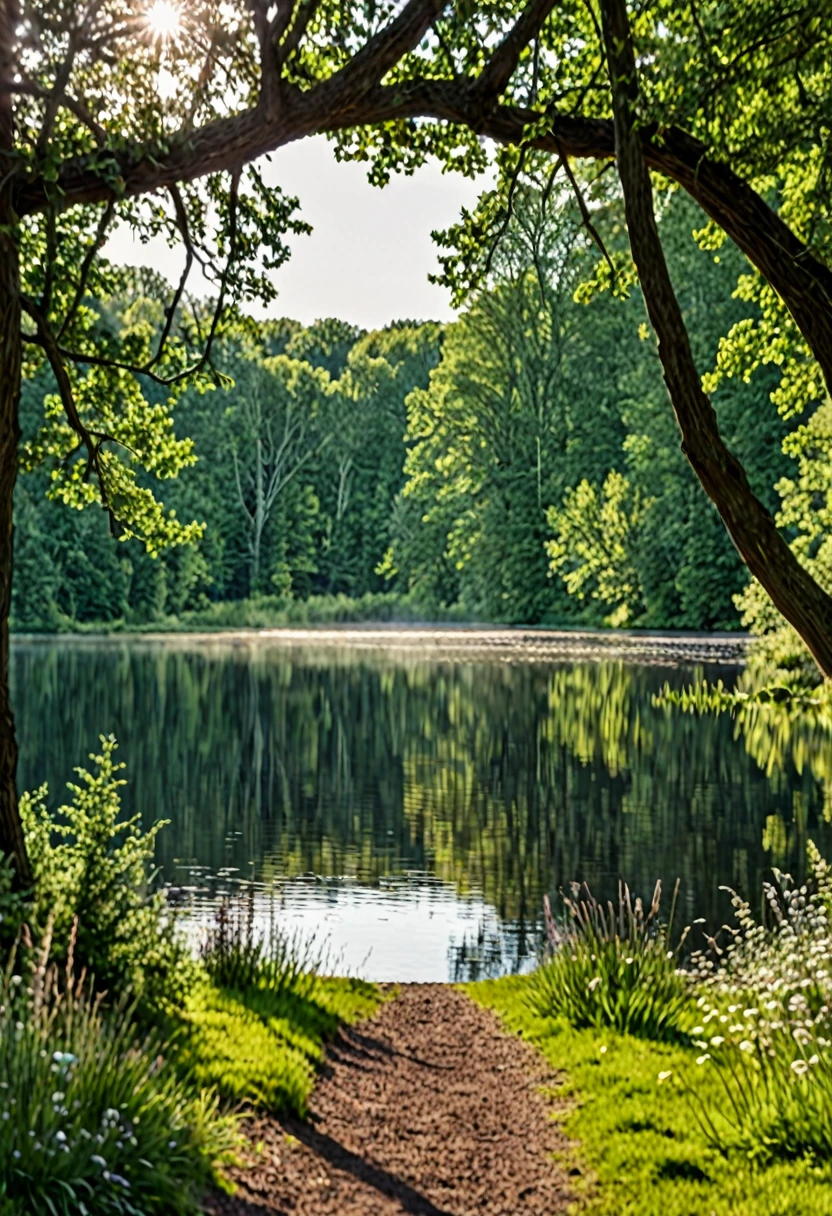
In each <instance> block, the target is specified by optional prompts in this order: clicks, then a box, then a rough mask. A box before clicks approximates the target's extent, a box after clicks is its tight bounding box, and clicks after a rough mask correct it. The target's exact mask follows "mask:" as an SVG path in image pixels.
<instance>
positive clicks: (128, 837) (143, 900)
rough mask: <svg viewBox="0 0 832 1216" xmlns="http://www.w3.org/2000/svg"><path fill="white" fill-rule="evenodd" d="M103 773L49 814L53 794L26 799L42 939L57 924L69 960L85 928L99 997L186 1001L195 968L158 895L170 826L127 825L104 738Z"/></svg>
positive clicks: (85, 948) (90, 776)
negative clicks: (158, 851) (159, 860)
mask: <svg viewBox="0 0 832 1216" xmlns="http://www.w3.org/2000/svg"><path fill="white" fill-rule="evenodd" d="M101 744H102V750H101V754H100V755H97V756H96V755H93V756H91V757H90V759H91V760H92V761H93V763H94V765H95V770H94V771H93V772H88V771H86V770H85V769H80V768H79V769H77V770H76V771H77V773H78V775H79V778H80V781H79V784H77V785H70V786H69V790H70V792H71V794H72V801H71V802H70V803H69V804H68V805H66V806H62V807H60V808H59V809H58V811H57V812H56V813H54V814H53V813H52V812H50V811H49V809H48V808H47V805H46V798H47V789H46V786H42V787H41V788H40V789H39V790H36V791H35V792H34V793H33V794H27V795H24V796H23V798H22V799H21V803H20V813H21V818H22V820H23V827H24V831H25V834H26V846H27V849H28V851H29V858H30V861H31V865H32V872H33V876H34V880H35V886H34V896H33V904H32V907H31V909H29V913H28V914H29V917H30V919H31V921H32V924H33V926H34V928H35V930H36V933H38V934H42V933H43V932H45V929H46V924H47V921H48V922H49V923H50V925H51V927H52V944H53V955H54V957H55V958H57V959H59V960H61V961H62V960H64V959H65V958H66V957H67V951H68V947H69V940H70V935H71V933H72V932H73V926H74V925H76V923H77V944H76V955H77V957H78V958H79V960H80V961H81V962H82V964H83V965H84V966H86V967H87V968H88V969H89V970H90V971H91V972H92V973H93V974H94V976H95V982H96V985H97V986H98V989H99V990H102V989H104V990H107V991H109V992H111V993H115V994H121V993H123V992H125V991H127V990H128V989H129V990H130V991H131V992H132V993H133V995H134V997H135V998H136V999H138V1000H139V1001H140V1002H141V1003H142V1005H143V1006H144V1007H148V1006H151V1005H159V1004H160V1003H161V1004H164V1003H165V1002H167V1001H172V1002H174V1003H176V1004H181V1002H182V1000H183V999H184V995H185V992H186V990H187V986H188V984H189V982H190V980H191V978H192V976H193V970H194V965H193V963H192V962H191V960H190V957H189V955H188V954H187V951H186V950H185V948H184V945H183V944H182V943H181V942H180V940H179V936H178V933H177V927H176V923H175V918H174V916H173V913H172V912H171V910H170V909H169V907H168V904H167V901H166V899H165V897H164V895H163V894H162V893H161V892H154V891H153V889H152V884H153V879H154V877H155V872H154V870H153V853H154V843H155V840H156V835H157V833H158V832H159V831H160V830H161V828H162V827H163V826H164V821H160V822H158V823H156V824H154V826H153V827H152V828H151V829H150V830H149V831H148V832H143V831H142V830H141V824H140V819H139V816H137V815H136V816H134V817H133V818H131V819H122V818H121V817H120V816H121V796H120V789H121V787H122V786H123V785H124V784H125V782H124V781H123V780H122V779H121V778H120V777H119V776H118V774H119V772H120V771H121V769H122V768H123V767H124V766H123V765H120V764H117V763H116V762H115V760H114V753H115V750H116V742H115V739H114V738H113V737H112V736H110V738H108V739H105V738H103V737H102V739H101Z"/></svg>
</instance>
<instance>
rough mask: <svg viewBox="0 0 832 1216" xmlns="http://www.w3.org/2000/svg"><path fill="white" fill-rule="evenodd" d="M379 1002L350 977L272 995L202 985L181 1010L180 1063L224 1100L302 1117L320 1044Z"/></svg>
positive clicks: (374, 993)
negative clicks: (184, 1009)
mask: <svg viewBox="0 0 832 1216" xmlns="http://www.w3.org/2000/svg"><path fill="white" fill-rule="evenodd" d="M381 1000H382V995H381V992H380V991H379V989H378V988H376V987H375V986H374V985H372V984H366V983H364V982H363V981H360V980H350V979H320V978H314V979H311V980H310V981H309V983H308V984H306V985H305V986H304V990H303V991H302V992H298V991H290V992H285V993H282V994H280V995H279V996H275V995H274V994H272V993H269V992H267V991H264V990H263V989H258V988H251V989H247V990H245V991H235V990H232V989H223V988H217V987H214V986H213V985H211V984H208V983H205V984H201V985H200V986H199V987H198V988H197V989H196V991H195V992H194V993H193V994H192V996H191V997H190V999H189V1001H188V1005H187V1008H186V1011H185V1018H184V1020H185V1031H186V1033H185V1034H184V1035H183V1040H182V1041H183V1047H182V1051H181V1055H180V1062H181V1065H182V1067H183V1069H184V1070H185V1071H186V1072H187V1073H188V1074H189V1075H190V1076H191V1077H192V1078H193V1080H194V1081H195V1082H196V1083H197V1084H198V1085H200V1086H213V1087H214V1088H216V1089H217V1090H218V1092H219V1093H220V1095H221V1096H222V1098H223V1099H225V1100H227V1101H230V1102H234V1103H238V1102H242V1103H247V1104H251V1105H253V1106H256V1107H262V1108H267V1109H269V1110H274V1111H278V1112H285V1113H288V1112H292V1113H295V1114H303V1113H304V1111H305V1110H306V1106H307V1103H308V1100H309V1095H310V1094H311V1092H312V1088H313V1085H314V1083H315V1071H316V1068H317V1066H318V1065H319V1064H320V1063H321V1061H322V1059H323V1052H324V1045H325V1043H326V1041H327V1040H328V1039H331V1038H332V1037H333V1036H334V1035H335V1033H336V1032H337V1030H338V1026H339V1024H340V1023H342V1022H346V1023H351V1022H355V1021H358V1020H359V1019H360V1018H363V1017H368V1016H369V1015H370V1014H371V1013H372V1012H373V1010H374V1009H375V1008H376V1007H377V1006H378V1004H379V1003H380V1001H381Z"/></svg>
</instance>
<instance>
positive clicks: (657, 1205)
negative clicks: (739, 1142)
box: [465, 977, 832, 1216]
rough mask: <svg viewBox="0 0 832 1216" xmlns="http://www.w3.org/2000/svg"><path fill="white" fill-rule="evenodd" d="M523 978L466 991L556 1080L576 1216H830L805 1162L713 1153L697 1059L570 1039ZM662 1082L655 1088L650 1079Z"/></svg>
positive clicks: (818, 1180)
mask: <svg viewBox="0 0 832 1216" xmlns="http://www.w3.org/2000/svg"><path fill="white" fill-rule="evenodd" d="M533 983H534V980H533V978H527V977H512V978H508V979H503V980H494V981H484V982H481V983H477V984H470V985H466V986H465V991H466V992H467V993H468V994H469V995H470V996H471V997H472V998H473V999H474V1000H475V1001H477V1002H478V1003H479V1004H481V1005H484V1006H486V1007H488V1008H490V1009H493V1010H494V1011H495V1012H496V1013H497V1014H498V1015H499V1016H500V1017H501V1018H502V1019H503V1021H504V1023H505V1025H506V1026H507V1028H509V1029H511V1030H512V1031H514V1032H516V1033H518V1034H521V1035H522V1036H523V1037H524V1038H526V1039H528V1040H529V1041H530V1042H531V1043H533V1044H534V1045H535V1047H536V1048H537V1049H538V1050H540V1051H541V1052H542V1053H543V1055H544V1056H545V1057H546V1059H547V1060H548V1062H549V1063H550V1064H551V1065H552V1067H553V1068H554V1069H556V1070H557V1071H558V1073H559V1074H560V1080H559V1084H558V1085H557V1087H556V1090H555V1095H554V1096H555V1100H556V1102H557V1104H558V1106H559V1108H560V1114H559V1115H558V1118H559V1119H561V1120H562V1123H563V1128H564V1131H565V1132H566V1134H567V1136H568V1137H569V1139H570V1140H571V1141H573V1145H574V1147H573V1148H572V1149H571V1151H570V1157H569V1161H568V1165H569V1168H570V1169H572V1170H574V1171H578V1172H576V1173H574V1174H573V1179H574V1184H575V1189H576V1191H577V1192H578V1194H579V1195H580V1196H581V1199H580V1204H579V1206H578V1210H579V1211H582V1212H586V1213H587V1216H629V1214H630V1213H632V1214H633V1216H635V1214H636V1213H638V1216H830V1213H832V1166H830V1165H816V1164H814V1163H813V1162H811V1161H809V1160H805V1159H804V1160H798V1161H792V1162H789V1161H778V1162H774V1163H770V1164H768V1165H760V1166H757V1165H755V1164H754V1162H753V1161H750V1160H749V1159H748V1158H747V1157H746V1158H745V1159H743V1158H742V1157H741V1156H738V1155H736V1154H734V1153H728V1154H723V1153H720V1152H718V1151H717V1150H716V1149H714V1148H712V1147H711V1146H710V1145H709V1143H708V1141H707V1139H706V1137H705V1135H704V1132H703V1131H702V1128H701V1127H700V1125H699V1123H698V1122H697V1118H696V1115H695V1111H694V1107H693V1105H692V1103H691V1100H690V1097H689V1096H688V1093H687V1092H686V1088H685V1085H686V1083H693V1084H694V1085H695V1086H696V1088H697V1091H698V1092H699V1093H700V1094H702V1087H703V1086H705V1087H710V1094H709V1095H704V1096H706V1097H707V1096H710V1098H711V1099H712V1100H713V1101H714V1102H716V1103H723V1104H724V1103H725V1102H726V1095H725V1091H724V1090H723V1089H722V1088H721V1085H720V1082H719V1080H718V1078H717V1077H716V1075H715V1074H709V1073H708V1072H707V1070H703V1069H701V1068H698V1067H697V1064H696V1058H697V1055H698V1051H697V1049H696V1048H694V1047H680V1046H674V1045H669V1044H662V1043H654V1042H649V1041H646V1040H644V1039H639V1038H634V1037H632V1036H630V1035H625V1034H620V1033H617V1032H615V1031H612V1030H609V1029H596V1028H591V1029H584V1030H575V1029H573V1028H572V1027H570V1026H569V1025H568V1024H567V1023H566V1022H565V1021H563V1020H558V1019H554V1018H545V1017H541V1016H540V1015H539V1014H538V1013H536V1012H535V1011H534V1010H533V1008H532V1007H531V1006H530V1004H529V999H528V998H529V995H530V987H531V985H532V984H533ZM666 1073H670V1074H671V1075H670V1077H668V1078H666V1079H665V1080H664V1081H663V1082H661V1083H660V1082H659V1080H658V1077H659V1074H666Z"/></svg>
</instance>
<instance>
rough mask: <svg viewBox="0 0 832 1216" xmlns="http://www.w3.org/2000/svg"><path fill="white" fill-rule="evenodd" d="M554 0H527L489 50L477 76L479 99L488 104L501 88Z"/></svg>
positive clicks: (506, 84)
mask: <svg viewBox="0 0 832 1216" xmlns="http://www.w3.org/2000/svg"><path fill="white" fill-rule="evenodd" d="M557 3H558V0H530V2H529V3H528V4H527V5H526V7H525V8H524V9H523V12H522V13H521V14H520V16H519V17H518V19H517V21H516V22H515V24H514V25H513V26H512V28H511V29H510V30H509V32H508V33H507V34H506V36H505V38H504V39H503V41H502V42H501V43H500V45H499V46H498V47H497V49H496V50H495V51H494V53H493V54H492V56H491V58H490V59H489V60H488V62H487V63H486V65H485V67H484V68H483V69H482V71H481V72H480V74H479V76H478V77H477V85H476V88H477V95H478V97H479V99H480V103H481V104H484V105H486V106H487V105H489V103H493V102H495V101H496V100H497V98H498V97H499V96H500V95H501V94H502V93H504V92H505V90H506V88H507V87H508V83H509V81H510V80H511V78H512V76H513V75H514V71H515V68H516V67H517V64H518V63H519V61H520V56H521V55H522V54H523V51H524V50H525V49H526V47H527V46H528V45H529V44H530V43H531V42H533V41H534V39H535V38H537V36H538V34H539V33H540V31H541V29H542V28H543V25H544V23H545V21H546V19H547V17H548V16H549V14H550V13H551V11H552V9H553V8H554V7H555V5H556V4H557Z"/></svg>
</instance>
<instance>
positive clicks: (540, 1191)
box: [212, 984, 568, 1216]
mask: <svg viewBox="0 0 832 1216" xmlns="http://www.w3.org/2000/svg"><path fill="white" fill-rule="evenodd" d="M551 1079H552V1077H551V1074H550V1073H547V1071H546V1065H545V1064H544V1063H543V1062H542V1061H540V1060H539V1059H538V1057H537V1056H536V1055H535V1054H534V1053H533V1052H532V1050H531V1049H530V1048H529V1047H527V1046H526V1045H525V1044H524V1043H522V1042H521V1041H520V1040H519V1039H515V1038H513V1037H511V1036H509V1035H507V1034H505V1033H503V1032H502V1031H501V1030H500V1028H499V1025H498V1023H497V1020H496V1018H495V1017H494V1016H493V1015H492V1014H491V1013H489V1012H488V1011H486V1010H483V1009H480V1008H479V1007H478V1006H476V1005H474V1004H473V1002H471V1001H469V1000H468V999H467V997H465V996H463V995H462V994H461V993H459V992H456V991H454V990H453V989H451V988H447V987H445V986H443V985H440V984H414V985H405V986H402V987H401V988H400V989H399V994H398V996H397V997H396V999H395V1000H392V1001H389V1002H386V1003H385V1004H384V1005H383V1006H382V1007H381V1009H380V1010H379V1011H378V1012H377V1013H376V1015H375V1016H374V1017H373V1018H371V1019H370V1020H369V1021H367V1022H364V1023H363V1024H362V1025H361V1026H358V1027H354V1028H353V1029H351V1030H346V1031H344V1033H343V1034H342V1035H341V1037H340V1038H339V1039H338V1041H337V1042H336V1043H335V1044H334V1045H333V1047H332V1048H331V1050H330V1051H329V1053H328V1064H327V1067H326V1068H325V1070H324V1074H323V1076H322V1077H321V1079H320V1081H319V1082H318V1086H317V1088H316V1090H315V1094H314V1097H313V1101H312V1109H311V1112H310V1117H309V1119H308V1121H306V1122H300V1121H297V1120H290V1121H288V1122H286V1123H280V1122H277V1121H276V1120H269V1119H260V1120H257V1121H256V1122H255V1123H253V1124H252V1125H251V1127H250V1128H249V1129H248V1130H249V1134H250V1137H251V1140H252V1142H253V1143H255V1144H257V1143H261V1144H262V1152H261V1153H260V1155H259V1156H258V1157H257V1158H256V1159H255V1163H254V1164H253V1165H252V1166H250V1167H249V1168H248V1169H246V1170H243V1171H240V1172H239V1173H238V1174H237V1175H236V1177H235V1181H236V1182H237V1184H238V1186H239V1190H238V1192H237V1194H236V1195H235V1196H234V1197H233V1198H231V1199H229V1198H225V1197H223V1198H221V1199H217V1200H215V1205H214V1207H213V1209H212V1210H213V1211H214V1212H215V1213H217V1214H221V1216H263V1213H264V1212H279V1213H284V1214H285V1216H289V1214H290V1213H291V1214H292V1216H399V1214H400V1213H409V1214H410V1216H473V1214H474V1213H476V1214H477V1216H483V1214H486V1216H557V1213H559V1212H564V1211H565V1210H566V1207H567V1204H568V1184H567V1179H566V1177H565V1175H564V1172H563V1170H562V1169H560V1168H559V1167H557V1166H556V1165H555V1164H553V1162H552V1160H551V1155H552V1153H553V1152H555V1151H556V1150H557V1149H558V1148H562V1147H563V1143H564V1141H563V1137H562V1134H561V1133H560V1132H559V1131H558V1129H557V1127H556V1125H555V1124H554V1123H553V1122H552V1120H551V1118H550V1112H551V1109H552V1108H551V1104H550V1103H549V1102H547V1100H546V1098H544V1097H543V1095H542V1094H541V1093H540V1092H539V1087H540V1086H541V1085H544V1084H545V1083H546V1081H547V1080H551Z"/></svg>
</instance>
